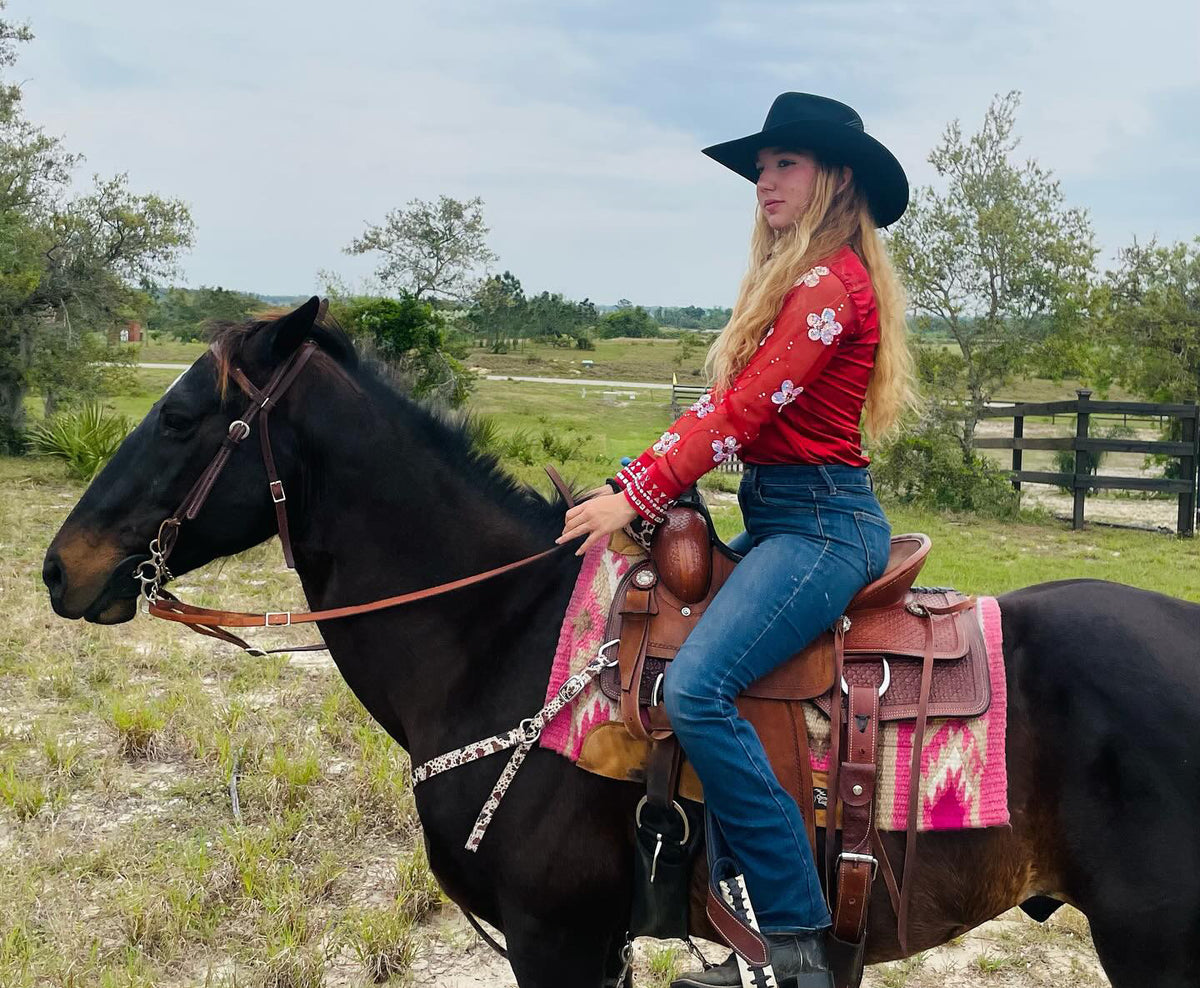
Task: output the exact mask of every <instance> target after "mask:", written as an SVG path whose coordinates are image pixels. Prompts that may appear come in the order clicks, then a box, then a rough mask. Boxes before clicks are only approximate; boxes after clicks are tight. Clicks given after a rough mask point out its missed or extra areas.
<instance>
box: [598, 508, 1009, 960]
mask: <svg viewBox="0 0 1200 988" xmlns="http://www.w3.org/2000/svg"><path fill="white" fill-rule="evenodd" d="M930 548H931V542H930V539H929V537H928V536H926V535H921V534H910V535H898V536H895V537H893V539H892V544H891V551H890V555H889V559H888V565H887V569H886V571H885V572H884V574H883V575H882V576H881V577H880V578H879V579H877V580H875V581H873V582H872V583H869V584H868V585H867V586H865V587H863V588H862V589H861V590H860V591H859V592H858V593H857V594H856V595H855V596H854V598H853V599H852V600H851V601H850V604H849V605H848V606H847V608H846V611H845V614H844V615H843V616H842V618H841V619H839V621H837V622H836V623H835V624H834V626H833V627H832V628H831V629H829V630H828V631H825V632H822V634H821V635H820V636H818V638H817V639H816V640H815V641H813V642H812V643H811V644H809V645H808V646H807V647H806V648H804V649H803V650H802V651H800V652H799V653H797V654H796V655H795V656H794V657H792V658H791V659H789V660H788V661H787V662H785V663H784V664H783V665H781V666H779V667H778V668H777V669H775V670H774V671H772V672H771V673H769V674H768V675H767V676H764V677H763V678H762V679H760V680H758V681H757V682H755V683H753V684H752V685H751V686H750V687H749V688H748V689H746V690H745V692H744V693H743V694H742V695H741V697H739V699H738V707H739V710H740V711H741V713H742V715H743V716H745V717H746V718H747V719H748V720H749V721H750V722H751V723H752V724H753V725H754V727H755V730H756V732H757V733H758V735H759V737H760V738H761V739H762V741H763V746H764V748H765V749H766V752H767V756H768V758H769V759H770V761H771V764H772V767H773V768H774V769H775V772H776V774H777V776H778V777H779V780H780V782H781V783H782V784H783V785H784V787H785V788H786V789H787V790H788V791H789V792H790V793H791V795H792V796H793V798H794V799H795V800H796V802H797V804H798V805H799V807H800V810H801V813H802V814H803V816H804V820H805V824H806V826H807V829H808V835H809V840H810V842H812V844H813V847H814V853H815V848H816V804H815V802H814V796H815V797H816V798H817V799H818V800H819V799H820V796H821V794H820V793H819V792H817V791H815V790H814V787H813V780H812V771H811V762H810V757H809V749H808V732H807V728H806V722H805V716H804V712H803V710H802V709H801V706H800V705H801V704H802V703H804V701H809V702H812V703H815V704H816V706H817V707H818V708H819V709H820V710H821V711H823V712H824V713H825V715H826V716H828V717H829V720H830V751H829V756H830V757H829V764H830V771H829V779H828V785H827V789H826V794H827V797H826V805H825V807H824V808H825V828H826V830H825V834H826V840H825V851H826V861H825V869H826V870H825V880H826V891H827V895H828V896H829V898H830V900H831V905H832V906H833V916H834V931H833V932H834V936H835V937H837V938H839V939H841V940H842V941H844V943H846V944H848V945H850V946H851V948H852V949H856V950H857V953H858V956H859V957H860V958H861V953H862V941H863V936H864V932H865V928H866V906H867V901H868V900H869V898H870V894H869V893H870V887H871V884H872V882H873V880H874V878H875V876H876V874H877V873H882V874H883V875H884V878H885V881H886V882H887V884H888V890H889V893H890V894H891V898H892V904H893V908H894V909H895V910H896V913H897V917H898V929H899V933H900V936H901V938H902V942H903V939H904V938H905V932H906V925H907V906H908V901H907V900H908V892H909V889H910V888H911V881H910V879H911V870H912V867H913V862H914V859H915V854H914V850H915V836H916V830H917V819H918V818H917V797H918V794H919V788H920V787H919V785H917V784H914V785H912V786H911V787H910V788H911V798H910V805H909V820H908V842H909V843H908V850H907V853H906V855H905V862H904V872H905V874H904V879H905V880H904V887H903V891H900V890H899V889H898V887H897V885H896V882H895V876H894V875H893V873H892V869H891V867H890V864H889V863H888V862H887V860H886V856H885V855H884V854H883V848H882V845H881V844H880V843H879V842H878V840H877V839H876V837H875V828H874V823H873V817H874V794H875V785H876V774H877V766H876V753H877V742H878V732H879V724H880V722H881V721H885V720H911V721H914V723H915V734H914V736H915V737H923V736H924V728H925V723H926V719H927V717H929V716H939V717H946V716H955V717H969V716H975V715H978V714H981V713H983V712H984V711H986V710H987V708H988V705H989V704H990V702H991V695H990V680H989V677H988V670H987V659H986V653H985V651H984V646H983V640H982V633H981V631H980V628H979V624H978V621H977V618H976V615H975V614H974V612H973V611H974V599H973V598H968V597H965V596H964V595H962V594H960V593H958V592H957V591H954V590H952V589H950V588H945V587H935V588H924V587H915V586H914V583H915V580H916V578H917V576H918V574H919V573H920V571H921V567H922V566H923V565H924V563H925V560H926V558H927V557H928V555H929V552H930ZM739 558H740V557H738V556H737V555H736V554H735V553H734V552H733V551H732V550H730V549H729V548H728V547H727V546H725V545H724V544H722V543H721V542H720V540H719V539H718V538H717V537H716V534H715V530H714V529H713V526H712V521H711V519H710V518H709V516H708V512H707V510H706V509H705V508H704V505H703V503H702V502H700V501H699V500H698V499H696V500H694V501H690V502H687V503H679V504H677V505H676V506H675V507H673V508H672V509H671V510H670V511H669V512H668V514H667V519H666V521H665V522H663V523H662V525H660V526H659V527H658V529H657V531H656V532H655V535H654V537H653V540H652V542H651V545H650V554H649V557H648V558H646V559H644V560H642V561H641V562H639V563H637V564H636V565H634V566H633V567H632V568H631V569H630V570H629V571H628V572H627V573H626V574H625V575H624V576H623V577H622V580H621V582H620V584H619V585H618V587H617V591H616V594H615V596H614V599H613V603H612V606H611V609H610V612H609V619H608V626H607V633H606V635H605V637H606V638H607V639H619V640H620V644H619V646H618V659H619V662H618V665H617V666H616V667H613V668H611V669H608V670H605V672H604V674H603V675H602V677H601V680H600V686H601V689H602V690H603V691H604V692H605V693H606V694H607V695H608V696H609V697H610V698H611V699H613V700H614V701H616V702H617V703H618V704H619V705H620V710H621V718H622V721H623V722H624V724H625V727H626V729H627V730H628V731H629V733H630V734H631V735H633V736H634V737H635V738H638V739H640V740H642V741H646V742H652V743H653V742H658V743H664V742H667V741H668V740H669V739H671V738H672V735H671V726H670V722H669V720H668V719H667V716H666V711H665V709H664V707H663V705H662V684H663V681H664V676H665V673H666V669H667V667H668V665H669V663H670V662H671V660H672V659H673V658H674V657H675V655H676V653H677V652H678V651H679V649H680V647H681V646H682V645H683V642H684V640H685V639H686V638H687V636H688V634H689V633H690V631H691V629H692V628H693V627H694V626H695V624H696V622H697V621H698V620H699V619H700V617H701V616H702V615H703V614H704V612H705V610H706V609H707V607H708V606H709V604H710V603H711V601H712V599H713V597H714V596H715V595H716V593H717V592H718V591H719V590H720V588H721V586H722V585H723V584H724V582H725V580H726V579H728V577H729V575H730V574H731V573H732V572H733V569H734V567H735V566H736V565H737V562H738V559H739ZM671 743H672V744H673V743H674V742H673V740H672V741H671ZM657 746H658V745H655V747H657ZM920 752H921V746H920V745H914V767H913V771H912V775H911V778H912V779H914V780H919V778H920ZM839 822H840V823H841V840H840V846H841V850H840V853H838V854H837V856H836V859H835V857H834V852H835V846H836V845H837V844H838V843H839V842H838V839H837V838H838V834H837V832H836V828H837V825H838V823H839ZM835 872H836V874H835ZM835 893H836V894H835ZM707 913H708V917H709V919H710V921H712V922H713V925H714V926H715V927H716V928H717V930H718V932H720V933H721V934H722V936H723V937H724V938H725V939H726V940H727V941H728V942H729V943H730V944H731V946H733V947H734V949H735V950H737V951H738V952H739V953H741V954H742V955H743V956H744V957H745V958H746V960H747V961H748V962H750V963H755V962H756V960H761V959H762V958H764V957H765V956H766V954H765V942H762V943H759V942H758V940H759V938H757V937H756V936H755V935H753V934H752V932H751V931H749V930H747V929H745V928H744V927H741V926H739V924H737V923H736V922H733V921H732V920H731V919H730V917H729V915H728V911H727V910H723V909H722V906H721V902H720V897H719V896H718V895H716V894H715V890H713V889H710V894H709V898H708V906H707Z"/></svg>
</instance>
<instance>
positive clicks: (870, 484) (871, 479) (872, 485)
mask: <svg viewBox="0 0 1200 988" xmlns="http://www.w3.org/2000/svg"><path fill="white" fill-rule="evenodd" d="M863 469H864V471H865V472H866V474H867V487H868V489H869V490H870V491H871V493H872V494H874V493H875V478H874V477H873V476H872V475H871V471H870V470H868V469H867V468H866V467H864V468H863Z"/></svg>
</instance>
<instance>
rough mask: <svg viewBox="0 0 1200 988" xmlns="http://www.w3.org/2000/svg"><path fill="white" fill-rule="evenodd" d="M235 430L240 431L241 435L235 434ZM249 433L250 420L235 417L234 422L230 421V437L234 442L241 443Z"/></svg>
mask: <svg viewBox="0 0 1200 988" xmlns="http://www.w3.org/2000/svg"><path fill="white" fill-rule="evenodd" d="M239 427H240V428H239ZM235 431H236V432H240V433H241V435H234V433H235ZM248 435H250V423H249V422H244V421H242V420H241V419H234V420H233V421H232V422H230V423H229V438H230V439H232V440H233V441H234V442H237V443H240V442H241V441H242V440H243V439H245V438H246V437H247V436H248Z"/></svg>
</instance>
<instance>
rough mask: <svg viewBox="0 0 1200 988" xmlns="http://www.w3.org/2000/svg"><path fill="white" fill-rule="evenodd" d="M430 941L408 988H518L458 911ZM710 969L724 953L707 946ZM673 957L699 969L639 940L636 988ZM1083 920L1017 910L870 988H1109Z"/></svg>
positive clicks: (877, 974) (655, 982)
mask: <svg viewBox="0 0 1200 988" xmlns="http://www.w3.org/2000/svg"><path fill="white" fill-rule="evenodd" d="M426 932H427V934H428V939H427V940H426V942H425V945H424V947H423V948H422V950H421V954H420V956H419V957H418V959H417V960H416V962H415V963H414V964H413V967H412V974H411V983H413V984H419V985H437V986H438V988H516V984H517V983H516V980H515V979H514V978H513V976H512V971H511V969H510V968H509V966H508V964H507V962H506V961H505V960H504V959H503V958H501V957H499V956H498V955H496V954H494V953H493V952H492V951H491V949H490V948H488V947H487V945H486V944H484V943H483V941H482V940H480V939H479V938H478V937H477V936H475V934H474V932H473V931H472V930H471V928H470V927H469V926H468V925H467V923H466V920H464V919H463V918H462V917H461V916H459V915H458V914H457V912H455V911H453V910H447V911H444V912H443V913H442V914H441V915H440V916H438V917H437V918H436V919H435V920H434V921H433V922H432V923H430V924H429V925H428V926H427V927H426ZM702 947H703V950H704V953H705V954H706V956H707V957H708V958H709V959H710V960H713V961H719V960H721V959H723V958H724V956H725V954H726V951H725V950H724V948H722V947H720V946H718V945H716V944H710V943H702ZM664 950H672V951H674V952H675V954H676V956H677V965H678V966H677V968H676V970H677V971H679V972H683V971H687V970H692V969H694V968H696V967H698V966H699V965H698V964H697V963H696V962H695V961H694V960H693V959H692V958H691V957H690V956H689V954H688V953H687V951H686V950H685V949H684V947H683V945H682V944H680V943H678V942H677V941H669V942H667V941H664V942H661V943H659V942H656V941H653V940H645V939H642V940H639V941H637V943H636V944H635V948H634V981H635V984H636V985H637V986H638V988H666V981H665V980H663V979H662V977H661V975H658V976H656V975H655V974H654V973H653V972H652V971H651V970H650V959H651V956H652V955H653V954H655V953H659V952H662V951H664ZM1108 983H1109V982H1108V980H1107V979H1106V978H1105V977H1104V973H1103V970H1102V968H1101V967H1100V964H1099V961H1098V960H1097V959H1096V954H1095V951H1094V950H1093V949H1092V946H1091V941H1090V938H1089V936H1088V934H1087V923H1086V920H1084V918H1083V916H1082V915H1081V914H1079V913H1078V912H1076V911H1075V910H1073V909H1070V908H1069V907H1064V908H1063V909H1061V910H1059V912H1058V913H1057V914H1056V915H1055V916H1054V917H1052V918H1051V920H1050V921H1049V922H1048V923H1046V924H1038V923H1034V922H1033V921H1032V920H1030V919H1028V918H1027V917H1026V916H1025V915H1024V914H1022V913H1021V912H1020V911H1019V910H1013V911H1012V912H1010V913H1007V914H1005V915H1004V916H1002V917H1001V918H999V919H997V920H994V921H992V922H990V923H985V924H984V925H983V926H981V927H979V928H978V929H976V930H973V931H972V932H970V933H968V934H967V935H966V936H964V937H961V938H960V939H959V940H956V941H954V942H952V943H949V944H946V945H945V946H943V947H939V948H937V949H936V950H931V951H926V952H925V953H923V954H918V955H917V956H916V957H913V958H909V959H908V960H906V961H902V962H899V963H895V964H881V965H877V966H876V967H873V968H868V970H867V974H866V977H865V978H864V980H863V985H864V986H866V988H950V986H953V988H985V986H986V988H1000V986H1005V988H1007V986H1016V985H1021V986H1043V985H1045V986H1055V988H1077V986H1078V988H1082V986H1105V985H1108Z"/></svg>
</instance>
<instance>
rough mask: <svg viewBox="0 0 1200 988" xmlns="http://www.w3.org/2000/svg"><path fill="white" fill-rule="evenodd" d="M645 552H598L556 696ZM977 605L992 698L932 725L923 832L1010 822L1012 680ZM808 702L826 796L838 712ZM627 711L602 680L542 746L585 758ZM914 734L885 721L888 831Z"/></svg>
mask: <svg viewBox="0 0 1200 988" xmlns="http://www.w3.org/2000/svg"><path fill="white" fill-rule="evenodd" d="M644 555H645V551H644V550H643V549H642V548H641V547H640V546H638V545H637V544H636V543H634V542H632V541H630V540H629V539H627V538H625V537H624V535H623V534H622V533H620V532H618V533H617V534H616V535H614V536H613V538H612V540H611V541H610V542H609V544H607V545H604V544H600V545H596V546H593V547H592V549H590V550H589V551H588V553H587V555H586V556H585V557H584V561H583V566H582V568H581V569H580V571H579V578H578V580H577V581H576V584H575V588H574V590H573V592H572V594H571V599H570V602H569V603H568V605H567V612H566V615H565V616H564V618H563V624H562V629H561V631H560V633H559V639H558V648H557V650H556V651H555V655H554V665H553V668H552V670H551V674H550V682H549V684H548V685H547V690H546V697H547V699H549V698H550V697H553V696H554V694H555V693H556V692H557V691H558V689H559V687H560V686H561V685H562V683H563V681H564V680H566V678H567V677H568V676H570V675H572V674H573V673H575V672H577V671H579V670H580V669H582V668H583V667H584V666H585V665H586V664H587V662H588V661H589V660H590V659H591V658H593V657H594V656H595V655H596V651H597V649H598V648H599V647H600V645H601V644H603V642H604V626H605V623H606V622H607V620H608V611H609V605H610V604H611V603H612V600H613V596H614V595H615V593H616V587H617V583H618V581H619V580H620V579H621V577H622V576H623V575H624V574H625V573H626V572H627V571H628V570H629V568H630V567H631V566H633V565H634V564H635V563H637V562H638V561H639V560H640V559H642V558H644ZM977 613H978V615H979V619H980V621H981V623H982V627H983V635H984V641H985V643H986V645H987V653H988V669H989V675H990V678H991V687H992V702H991V706H990V707H989V708H988V710H987V712H986V713H984V714H982V715H981V716H979V717H974V718H969V719H967V718H931V719H930V721H929V723H928V724H927V726H926V730H925V737H924V738H923V739H922V740H921V749H922V750H921V766H922V771H921V788H922V790H923V792H922V795H921V803H920V805H921V821H920V829H921V830H957V829H964V828H975V827H996V826H1002V825H1005V824H1007V823H1008V822H1009V818H1008V774H1007V770H1006V765H1005V743H1004V742H1005V728H1006V724H1007V688H1006V682H1005V676H1004V654H1003V651H1002V648H1001V642H1002V639H1001V628H1000V608H999V606H998V604H997V602H996V599H995V598H994V597H980V598H979V606H978V608H977ZM804 707H805V719H806V722H807V726H808V732H809V746H810V750H811V753H812V767H813V785H814V787H815V788H816V789H817V790H818V793H817V801H818V804H819V803H820V802H821V800H820V798H819V797H820V791H821V790H823V789H824V785H825V777H826V772H827V770H828V768H829V720H828V719H827V718H826V717H825V715H824V714H823V713H822V712H821V711H820V710H818V709H817V707H816V706H815V705H813V704H808V703H806V704H805V705H804ZM620 719H621V718H620V712H619V710H618V708H617V705H616V703H614V702H613V701H612V700H610V699H609V698H608V697H607V696H605V695H604V693H603V692H602V691H601V690H600V687H599V685H598V684H596V683H592V684H591V685H589V686H588V688H587V689H586V690H585V691H584V692H583V693H582V694H580V696H579V698H578V699H577V700H576V701H575V702H574V703H573V704H571V705H570V706H568V707H567V708H566V709H565V710H563V711H562V712H561V713H560V714H559V715H558V717H556V718H555V719H554V720H553V721H551V723H550V724H548V725H547V726H546V729H545V730H544V731H543V733H542V736H541V741H540V744H541V746H542V747H544V748H549V749H550V750H551V751H555V752H557V753H558V754H560V755H563V756H565V757H566V758H569V759H570V760H571V761H572V762H578V761H579V760H580V755H581V753H582V752H583V748H584V742H585V740H586V739H587V737H588V734H589V733H590V732H592V731H593V730H595V729H597V728H599V727H601V726H602V725H611V726H612V728H614V729H615V728H616V725H618V724H620ZM621 733H622V734H624V730H623V728H622V729H621ZM913 733H914V725H913V724H912V723H911V722H908V723H903V722H889V723H885V724H883V725H882V727H881V731H880V742H879V747H880V776H879V786H878V788H877V792H876V799H875V815H876V823H877V825H878V827H879V828H880V829H881V830H903V829H905V826H906V823H907V807H908V797H909V791H910V786H911V782H912V780H911V778H910V775H911V773H910V766H911V761H912V745H913ZM626 737H627V735H626ZM629 740H630V741H631V742H632V739H629ZM823 815H824V813H823V810H820V809H819V810H818V814H817V820H818V823H822V822H823V820H822V817H823Z"/></svg>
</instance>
